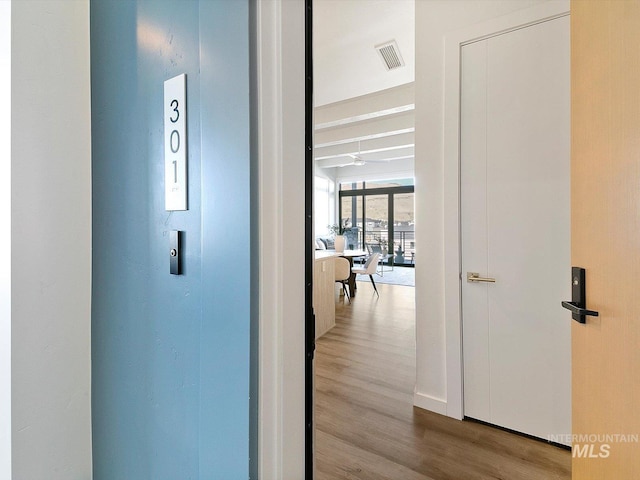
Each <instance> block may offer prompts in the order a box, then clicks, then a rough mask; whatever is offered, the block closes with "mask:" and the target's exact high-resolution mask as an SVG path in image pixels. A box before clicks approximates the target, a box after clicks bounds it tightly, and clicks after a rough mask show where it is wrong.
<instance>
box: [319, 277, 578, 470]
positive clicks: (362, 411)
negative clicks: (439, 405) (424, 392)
mask: <svg viewBox="0 0 640 480" xmlns="http://www.w3.org/2000/svg"><path fill="white" fill-rule="evenodd" d="M378 290H379V292H380V298H377V297H376V295H375V293H373V289H372V287H371V284H370V283H368V282H366V283H365V282H358V293H357V296H356V297H355V298H354V299H353V300H352V303H351V304H349V303H348V302H347V303H344V302H343V300H342V298H340V299H338V300H337V302H338V304H337V305H336V326H335V327H334V328H333V329H332V330H330V331H329V332H328V333H327V334H325V335H324V336H322V337H321V338H320V339H318V341H317V351H316V352H317V353H316V367H315V368H316V376H315V382H316V410H315V412H316V479H317V480H338V479H351V480H356V479H362V480H474V479H478V480H479V479H503V480H520V479H522V480H524V479H526V480H538V479H539V480H552V479H566V480H569V479H570V478H571V454H570V452H568V451H566V450H563V449H560V448H557V447H554V446H552V445H548V444H546V443H543V442H540V441H536V440H532V439H529V438H525V437H522V436H520V435H515V434H512V433H508V432H505V431H502V430H500V429H497V428H493V427H490V426H486V425H482V424H479V423H475V422H471V421H462V422H461V421H458V420H455V419H451V418H448V417H445V416H442V415H438V414H435V413H431V412H428V411H425V410H422V409H420V408H416V407H413V387H414V382H415V333H414V318H415V312H414V291H415V290H414V288H412V287H404V286H396V285H382V284H381V285H378ZM336 298H337V297H336Z"/></svg>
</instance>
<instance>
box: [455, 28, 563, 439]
mask: <svg viewBox="0 0 640 480" xmlns="http://www.w3.org/2000/svg"><path fill="white" fill-rule="evenodd" d="M569 48H570V44H569V17H562V18H558V19H554V20H550V21H546V22H543V23H540V24H536V25H533V26H530V27H527V28H522V29H519V30H516V31H513V32H509V33H505V34H501V35H497V36H494V37H491V38H488V39H486V40H482V41H478V42H475V43H472V44H469V45H466V46H464V47H463V48H462V59H461V61H462V64H461V66H462V68H461V71H462V90H461V159H460V161H461V192H462V193H461V211H462V216H461V231H462V278H461V281H462V315H463V355H464V413H465V416H467V417H472V418H475V419H478V420H483V421H486V422H489V423H492V424H495V425H499V426H502V427H506V428H509V429H513V430H516V431H519V432H523V433H527V434H530V435H534V436H537V437H541V438H544V439H547V438H548V436H549V435H560V434H569V433H571V375H570V372H571V365H570V360H571V352H570V344H571V340H570V323H571V322H568V321H567V315H566V311H565V310H564V309H562V308H561V307H560V302H561V301H562V300H564V299H567V298H570V297H571V288H570V275H571V270H570V267H571V265H570V227H571V225H570V222H571V219H570V174H569V170H570V148H569V147H570V136H569V129H570V82H569V80H570V74H569V72H570V62H569ZM468 272H469V273H477V274H478V275H479V276H480V277H482V278H486V279H490V278H494V279H495V283H489V282H485V281H480V282H470V281H468V280H467V274H468Z"/></svg>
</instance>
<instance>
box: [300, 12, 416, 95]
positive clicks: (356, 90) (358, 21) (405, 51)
mask: <svg viewBox="0 0 640 480" xmlns="http://www.w3.org/2000/svg"><path fill="white" fill-rule="evenodd" d="M414 7H415V5H414V0H315V1H314V2H313V19H314V26H313V36H314V52H313V60H314V98H315V105H316V106H320V105H326V104H329V103H334V102H339V101H341V100H346V99H349V98H353V97H358V96H361V95H366V94H369V93H372V92H377V91H380V90H384V89H387V88H391V87H395V86H397V85H402V84H405V83H410V82H413V80H414V75H415V73H414V72H415V60H414V57H415V40H414V37H415V21H414V17H415V8H414ZM389 40H396V42H397V43H398V47H399V49H400V53H401V54H402V57H403V59H404V61H405V66H404V67H400V68H398V69H394V70H391V71H387V70H386V69H385V67H384V64H383V63H382V60H381V59H380V57H379V55H378V52H377V51H376V50H375V46H376V45H379V44H381V43H384V42H387V41H389Z"/></svg>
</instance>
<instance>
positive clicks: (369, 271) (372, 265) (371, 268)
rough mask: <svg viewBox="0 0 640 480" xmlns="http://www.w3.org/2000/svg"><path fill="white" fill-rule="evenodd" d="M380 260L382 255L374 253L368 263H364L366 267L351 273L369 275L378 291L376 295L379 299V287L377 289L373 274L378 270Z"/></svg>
mask: <svg viewBox="0 0 640 480" xmlns="http://www.w3.org/2000/svg"><path fill="white" fill-rule="evenodd" d="M379 258H380V254H379V253H378V252H376V253H373V254H372V255H370V256H369V258H367V261H366V262H364V265H363V266H362V267H357V268H352V269H351V271H352V272H353V273H355V274H360V275H369V278H370V279H371V284H372V285H373V289H374V290H375V291H376V295H378V297H379V296H380V294H379V293H378V287H376V282H375V281H374V280H373V274H374V273H376V270H377V268H378V259H379Z"/></svg>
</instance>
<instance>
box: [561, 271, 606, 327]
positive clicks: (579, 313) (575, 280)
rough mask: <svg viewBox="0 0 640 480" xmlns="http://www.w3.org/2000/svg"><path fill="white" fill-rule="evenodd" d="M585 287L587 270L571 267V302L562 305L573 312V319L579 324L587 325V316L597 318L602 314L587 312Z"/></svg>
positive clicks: (592, 311)
mask: <svg viewBox="0 0 640 480" xmlns="http://www.w3.org/2000/svg"><path fill="white" fill-rule="evenodd" d="M585 292H586V287H585V270H584V268H580V267H571V301H570V302H561V305H562V306H563V307H564V308H566V309H567V310H570V311H571V318H573V319H574V320H575V321H576V322H578V323H587V316H590V317H597V316H599V315H600V314H599V313H598V312H596V311H594V310H587V309H586V308H585V307H586V305H587V298H586V294H585Z"/></svg>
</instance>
